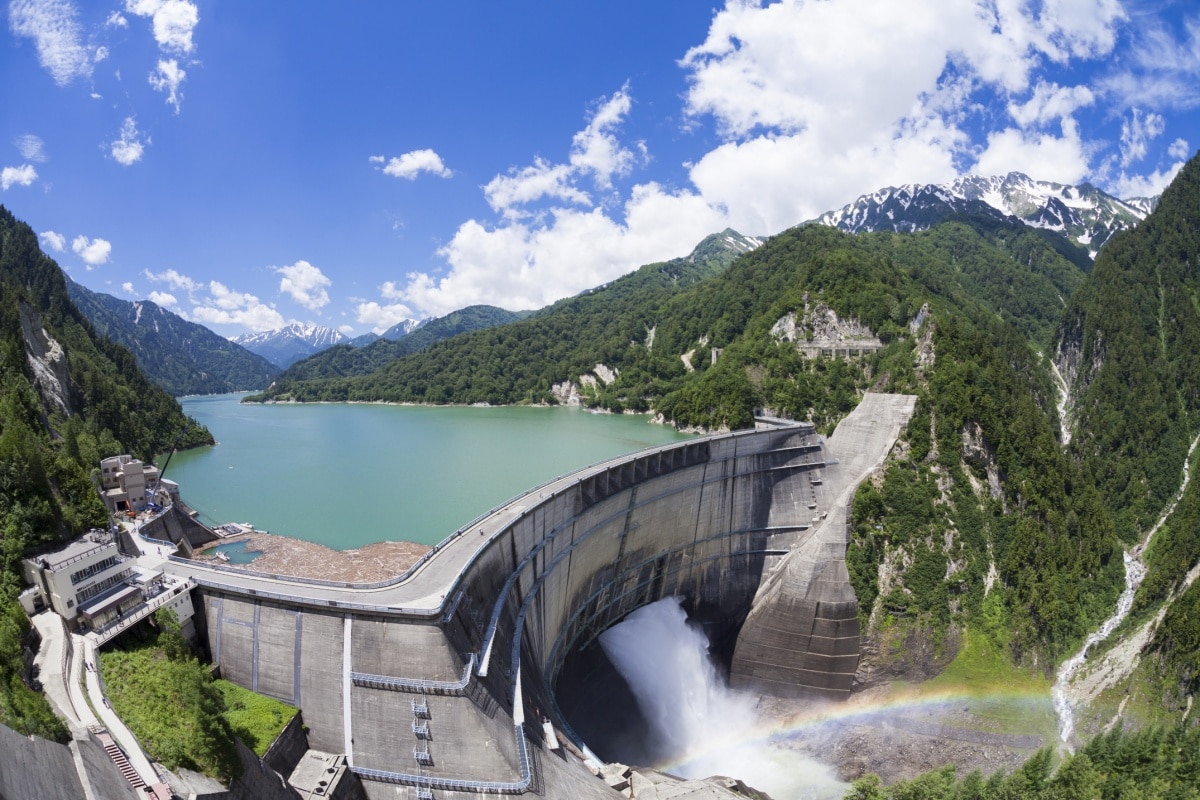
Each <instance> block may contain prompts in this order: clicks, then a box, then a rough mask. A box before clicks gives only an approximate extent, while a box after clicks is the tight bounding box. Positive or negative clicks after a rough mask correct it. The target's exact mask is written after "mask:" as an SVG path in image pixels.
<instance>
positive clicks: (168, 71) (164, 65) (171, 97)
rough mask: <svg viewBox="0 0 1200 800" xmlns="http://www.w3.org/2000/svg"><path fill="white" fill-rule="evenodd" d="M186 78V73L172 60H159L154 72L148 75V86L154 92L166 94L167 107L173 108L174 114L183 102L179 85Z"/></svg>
mask: <svg viewBox="0 0 1200 800" xmlns="http://www.w3.org/2000/svg"><path fill="white" fill-rule="evenodd" d="M186 77H187V71H186V70H185V69H183V67H181V66H179V62H178V61H176V60H175V59H173V58H169V59H159V61H158V66H157V67H156V68H155V71H154V72H151V73H150V85H151V86H153V87H154V89H155V91H159V92H166V93H167V105H170V106H174V107H175V113H176V114H178V113H179V104H180V103H181V102H182V101H183V93H182V92H180V91H179V85H180V84H181V83H183V79H184V78H186Z"/></svg>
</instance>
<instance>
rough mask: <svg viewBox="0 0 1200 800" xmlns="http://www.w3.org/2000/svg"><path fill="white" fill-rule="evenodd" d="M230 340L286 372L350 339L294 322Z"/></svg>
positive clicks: (333, 331)
mask: <svg viewBox="0 0 1200 800" xmlns="http://www.w3.org/2000/svg"><path fill="white" fill-rule="evenodd" d="M232 341H233V342H234V343H235V344H240V345H241V346H242V347H244V348H246V349H247V350H249V351H250V352H251V353H257V354H258V355H260V356H262V357H263V358H265V359H266V360H267V361H270V362H271V363H272V364H274V365H275V366H277V367H279V368H280V369H287V368H288V367H290V366H291V365H292V364H295V363H296V362H297V361H299V360H300V359H302V358H308V357H309V356H311V355H312V354H313V353H319V352H321V351H322V350H325V349H327V348H330V347H333V346H334V345H335V344H342V343H343V342H348V341H350V340H349V338H348V337H347V336H346V335H345V334H344V333H342V332H341V331H339V330H335V329H333V328H326V327H324V326H321V325H303V324H301V323H299V322H296V323H293V324H291V325H288V326H286V327H283V328H277V329H275V330H273V331H261V332H259V333H244V334H242V335H241V336H235V337H234V338H233V340H232Z"/></svg>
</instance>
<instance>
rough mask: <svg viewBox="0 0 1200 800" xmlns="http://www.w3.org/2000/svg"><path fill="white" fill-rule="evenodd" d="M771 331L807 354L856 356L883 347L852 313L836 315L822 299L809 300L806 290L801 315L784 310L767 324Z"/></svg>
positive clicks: (778, 337)
mask: <svg viewBox="0 0 1200 800" xmlns="http://www.w3.org/2000/svg"><path fill="white" fill-rule="evenodd" d="M771 335H772V336H773V337H775V339H776V340H777V341H787V342H795V343H796V348H797V349H798V350H799V351H800V352H801V353H803V354H804V355H805V356H806V357H808V358H816V357H818V356H822V355H823V356H828V357H834V358H837V357H848V356H858V355H864V354H867V353H873V352H875V351H876V350H880V349H882V348H883V342H881V341H879V339H878V338H877V337H876V336H875V333H874V331H872V330H871V329H870V328H868V327H867V326H866V325H863V324H862V323H861V322H859V321H858V320H856V319H854V318H853V317H850V318H846V319H843V318H842V317H839V316H838V314H837V312H835V311H834V310H833V309H832V308H830V307H829V306H828V305H826V304H825V303H824V302H823V301H820V300H818V301H817V302H816V303H815V304H810V302H809V297H808V294H807V293H806V294H805V295H804V311H803V314H802V315H801V317H800V318H799V319H798V318H797V317H796V312H794V311H791V312H788V313H787V314H785V315H784V316H782V317H780V318H779V319H778V320H776V321H775V324H774V325H772V326H771Z"/></svg>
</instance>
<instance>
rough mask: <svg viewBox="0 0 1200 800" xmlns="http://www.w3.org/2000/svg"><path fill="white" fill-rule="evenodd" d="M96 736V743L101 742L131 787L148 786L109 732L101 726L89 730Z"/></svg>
mask: <svg viewBox="0 0 1200 800" xmlns="http://www.w3.org/2000/svg"><path fill="white" fill-rule="evenodd" d="M89 730H91V731H92V733H93V734H95V736H96V741H98V742H100V746H101V747H103V748H104V752H106V753H108V757H109V758H111V759H112V760H113V763H114V764H116V765H117V769H119V770H121V774H122V775H124V776H125V780H127V781H129V785H130V786H132V787H133V788H134V789H141V788H143V787H144V786H145V785H146V782H145V781H143V780H142V779H141V776H139V775H138V774H137V770H135V769H134V768H133V765H132V764H130V763H129V759H128V758H126V757H125V751H123V750H122V749H121V748H120V747H117V743H116V742H114V741H113V738H112V737H111V736H109V735H108V731H106V730H104V728H101V727H99V726H93V727H92V728H89Z"/></svg>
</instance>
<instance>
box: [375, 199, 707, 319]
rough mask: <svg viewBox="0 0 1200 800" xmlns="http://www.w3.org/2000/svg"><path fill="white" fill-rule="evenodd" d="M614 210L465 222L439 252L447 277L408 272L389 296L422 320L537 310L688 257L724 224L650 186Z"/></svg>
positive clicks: (696, 202) (697, 202)
mask: <svg viewBox="0 0 1200 800" xmlns="http://www.w3.org/2000/svg"><path fill="white" fill-rule="evenodd" d="M620 211H622V212H623V216H624V219H623V221H622V220H617V219H614V218H612V217H610V216H608V215H607V214H606V213H605V212H604V210H603V209H599V208H597V209H592V210H590V211H583V210H577V209H561V208H560V209H554V210H552V211H551V212H550V214H549V217H548V218H547V219H546V220H545V221H544V222H540V223H538V224H528V223H526V222H523V221H510V222H508V223H507V224H505V225H502V226H499V227H495V228H489V227H487V226H486V225H484V224H483V223H480V222H478V221H476V220H470V221H468V222H466V223H464V224H463V225H461V226H460V227H459V229H458V231H457V232H456V233H455V235H454V238H453V239H452V240H451V241H450V242H449V243H448V244H447V245H446V246H445V247H443V248H442V249H441V250H439V255H441V256H442V257H443V258H445V259H446V261H447V262H448V264H449V265H450V271H449V273H448V274H447V275H445V276H443V277H435V276H432V275H429V274H424V273H410V274H409V275H407V276H406V281H405V283H404V285H403V287H399V286H396V285H395V284H393V285H392V286H391V291H390V292H389V294H390V295H393V296H394V297H396V298H397V299H401V300H403V301H404V303H405V304H406V305H408V306H410V307H413V308H416V309H418V310H420V311H421V312H422V313H423V314H425V315H436V314H445V313H448V312H450V311H453V310H454V309H457V308H462V307H463V306H467V305H472V304H475V303H490V304H494V305H499V306H501V307H503V308H510V309H528V308H538V307H541V306H543V305H546V304H547V303H550V302H553V301H555V300H558V299H560V298H562V297H566V296H569V295H573V294H577V293H579V292H580V291H582V290H584V289H589V288H591V287H593V286H598V285H600V284H602V283H607V282H609V281H611V280H613V279H615V278H617V277H620V276H621V275H624V274H625V273H627V272H629V270H631V269H633V268H635V267H637V266H640V265H642V264H646V263H649V262H651V261H656V260H660V259H663V258H669V257H672V256H684V255H687V254H688V253H689V252H690V251H691V249H692V248H693V247H694V246H695V245H696V244H697V243H698V242H699V241H700V240H701V239H702V238H704V236H706V235H707V234H709V233H712V232H713V231H715V230H720V229H721V228H723V227H725V225H726V219H725V217H724V215H723V214H722V213H721V212H720V211H719V210H717V209H714V208H712V207H711V206H709V205H708V204H707V203H706V202H705V201H704V200H703V199H702V198H701V197H699V196H698V195H696V194H693V193H690V192H679V193H670V192H667V191H665V190H664V189H663V188H662V187H660V186H658V185H657V184H653V183H651V184H645V185H640V186H637V187H635V188H634V189H633V190H632V192H631V194H630V197H629V199H628V200H627V201H626V202H625V204H624V206H623V207H622V208H621V209H620ZM385 286H386V285H385ZM412 316H416V315H412Z"/></svg>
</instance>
